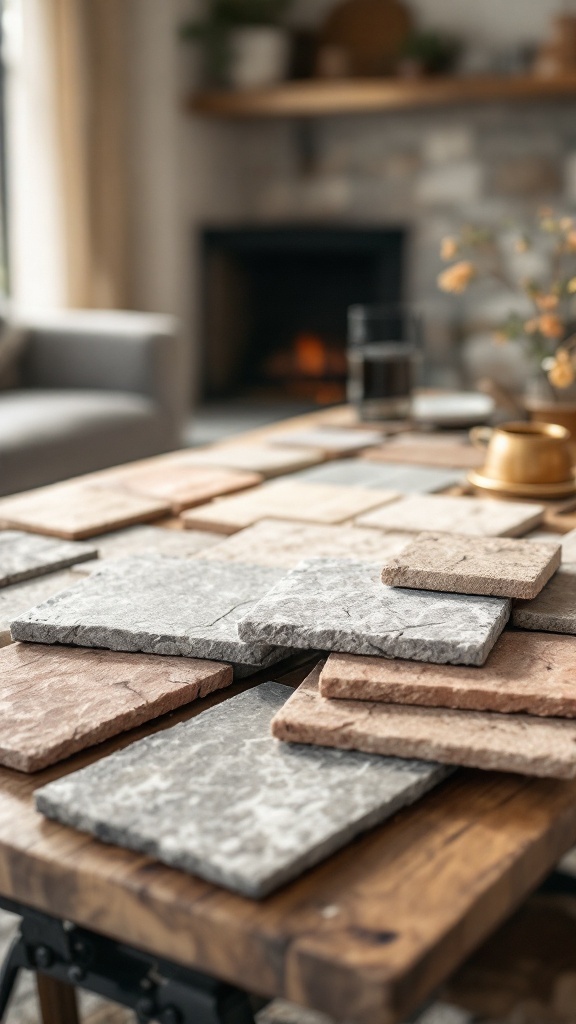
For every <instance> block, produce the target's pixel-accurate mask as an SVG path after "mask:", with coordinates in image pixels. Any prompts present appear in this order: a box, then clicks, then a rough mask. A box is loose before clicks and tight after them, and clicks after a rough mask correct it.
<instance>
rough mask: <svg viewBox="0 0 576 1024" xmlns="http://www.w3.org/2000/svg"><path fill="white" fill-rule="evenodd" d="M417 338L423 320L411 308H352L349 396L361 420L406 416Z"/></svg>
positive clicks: (418, 345) (414, 372)
mask: <svg viewBox="0 0 576 1024" xmlns="http://www.w3.org/2000/svg"><path fill="white" fill-rule="evenodd" d="M421 337H422V327H421V319H420V316H419V315H418V313H416V312H415V311H414V310H413V309H407V308H406V307H401V306H397V307H393V306H351V307H350V309H349V311H348V401H349V402H351V404H352V405H354V406H355V407H356V408H357V409H358V413H359V416H360V419H362V420H393V419H408V418H409V417H410V412H411V406H412V393H413V390H414V387H415V382H416V375H417V371H418V363H419V358H420V352H421Z"/></svg>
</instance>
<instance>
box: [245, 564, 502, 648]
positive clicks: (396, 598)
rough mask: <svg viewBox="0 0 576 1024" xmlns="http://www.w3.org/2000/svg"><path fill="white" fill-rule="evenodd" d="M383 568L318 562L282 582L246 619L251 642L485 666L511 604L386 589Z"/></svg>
mask: <svg viewBox="0 0 576 1024" xmlns="http://www.w3.org/2000/svg"><path fill="white" fill-rule="evenodd" d="M380 574H381V567H380V564H369V563H366V562H352V561H341V560H338V559H322V558H319V559H312V560H310V561H308V562H302V563H301V564H300V565H299V566H298V568H297V569H293V570H292V572H290V573H288V574H287V575H286V576H285V577H284V578H283V579H281V580H280V582H279V583H277V584H276V585H275V586H274V587H273V588H272V590H270V591H269V593H267V594H266V596H265V597H263V598H262V599H261V600H260V601H259V602H258V603H257V604H255V605H254V607H253V608H252V609H251V610H250V611H249V612H247V613H246V615H245V616H244V618H243V619H242V620H241V621H240V623H239V626H238V631H239V634H240V636H241V637H242V638H243V639H245V640H250V641H251V642H258V643H273V644H285V645H287V646H290V647H301V648H305V649H307V648H312V649H317V650H326V651H341V652H344V653H348V654H375V655H383V656H384V657H387V658H409V659H413V660H415V661H434V662H438V663H445V662H447V663H453V664H456V665H482V664H483V663H484V662H485V660H486V658H487V657H488V654H489V652H490V650H491V649H492V647H493V646H494V644H495V642H496V640H497V638H498V637H499V635H500V633H501V632H502V630H503V629H504V626H505V625H506V622H507V620H508V617H509V614H510V602H509V601H505V600H502V599H501V598H497V597H466V596H463V595H460V594H434V593H431V592H429V591H419V590H396V589H394V588H392V587H384V586H383V585H382V583H381V580H380Z"/></svg>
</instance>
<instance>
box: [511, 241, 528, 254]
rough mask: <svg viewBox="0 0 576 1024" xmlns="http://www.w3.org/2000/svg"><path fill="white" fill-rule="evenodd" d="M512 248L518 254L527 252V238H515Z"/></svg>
mask: <svg viewBox="0 0 576 1024" xmlns="http://www.w3.org/2000/svg"><path fill="white" fill-rule="evenodd" d="M514 248H515V250H516V252H518V253H523V252H528V249H529V248H530V243H529V241H528V239H527V238H517V239H516V242H515V243H514Z"/></svg>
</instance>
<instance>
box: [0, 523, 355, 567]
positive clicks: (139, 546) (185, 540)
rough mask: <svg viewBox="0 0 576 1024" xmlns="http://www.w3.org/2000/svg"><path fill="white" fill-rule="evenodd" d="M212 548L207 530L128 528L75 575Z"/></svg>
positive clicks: (214, 540) (216, 537)
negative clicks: (123, 561) (124, 561)
mask: <svg viewBox="0 0 576 1024" xmlns="http://www.w3.org/2000/svg"><path fill="white" fill-rule="evenodd" d="M370 532H372V531H370ZM0 536H1V535H0ZM26 536H29V534H26ZM214 544H218V545H221V544H222V535H221V534H220V533H208V531H207V530H167V529H164V528H163V527H160V526H129V527H128V528H127V529H126V530H117V531H116V532H115V533H107V534H105V536H103V537H98V540H97V541H96V548H97V553H98V556H99V557H98V560H97V561H95V562H84V563H83V564H82V565H75V566H74V572H76V573H79V574H81V575H82V576H87V575H89V574H90V573H92V572H99V571H100V569H101V568H102V563H101V559H102V560H105V561H109V560H110V559H114V560H118V559H119V558H129V557H130V556H132V555H145V556H147V557H151V558H154V557H158V558H196V557H197V556H198V555H200V556H203V554H205V552H206V551H207V549H208V548H210V547H212V546H213V545H214Z"/></svg>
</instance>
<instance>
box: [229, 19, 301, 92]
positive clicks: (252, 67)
mask: <svg viewBox="0 0 576 1024" xmlns="http://www.w3.org/2000/svg"><path fill="white" fill-rule="evenodd" d="M229 46H230V63H229V69H228V80H229V83H230V85H231V86H232V88H234V89H240V90H242V89H256V88H259V87H263V86H268V85H275V84H277V83H278V82H282V81H284V79H285V78H286V77H287V74H288V66H289V61H290V36H289V35H288V32H287V31H286V30H285V29H282V28H276V27H275V26H272V25H250V26H246V28H237V29H234V31H233V32H232V33H231V35H230V43H229Z"/></svg>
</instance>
